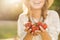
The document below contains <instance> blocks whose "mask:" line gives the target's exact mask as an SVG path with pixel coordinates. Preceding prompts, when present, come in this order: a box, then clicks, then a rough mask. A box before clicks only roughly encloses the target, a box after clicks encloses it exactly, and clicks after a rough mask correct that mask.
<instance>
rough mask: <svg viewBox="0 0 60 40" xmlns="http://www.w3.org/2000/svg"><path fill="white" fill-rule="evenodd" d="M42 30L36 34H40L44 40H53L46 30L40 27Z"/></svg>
mask: <svg viewBox="0 0 60 40" xmlns="http://www.w3.org/2000/svg"><path fill="white" fill-rule="evenodd" d="M40 29H41V30H38V31H36V34H38V35H39V34H40V35H41V37H42V40H51V37H50V35H49V34H48V32H47V31H46V30H44V29H43V28H42V27H40Z"/></svg>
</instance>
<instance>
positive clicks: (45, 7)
mask: <svg viewBox="0 0 60 40" xmlns="http://www.w3.org/2000/svg"><path fill="white" fill-rule="evenodd" d="M28 1H29V0H26V1H25V4H26V6H28V13H27V16H28V17H29V21H30V12H31V11H30V7H29V5H28ZM48 5H49V4H48V0H46V2H45V4H44V6H43V7H42V9H41V11H42V14H41V16H42V17H43V20H42V21H43V22H44V20H45V19H46V17H47V10H48Z"/></svg>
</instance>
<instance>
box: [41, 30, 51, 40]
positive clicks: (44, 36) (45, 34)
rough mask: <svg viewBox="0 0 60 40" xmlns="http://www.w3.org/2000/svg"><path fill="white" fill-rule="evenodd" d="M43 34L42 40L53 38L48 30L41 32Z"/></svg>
mask: <svg viewBox="0 0 60 40" xmlns="http://www.w3.org/2000/svg"><path fill="white" fill-rule="evenodd" d="M41 36H42V40H52V39H51V36H50V35H49V34H48V32H46V31H44V32H41Z"/></svg>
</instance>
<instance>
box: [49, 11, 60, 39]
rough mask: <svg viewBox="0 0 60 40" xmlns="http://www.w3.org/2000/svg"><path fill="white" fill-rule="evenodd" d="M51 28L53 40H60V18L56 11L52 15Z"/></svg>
mask: <svg viewBox="0 0 60 40" xmlns="http://www.w3.org/2000/svg"><path fill="white" fill-rule="evenodd" d="M50 16H51V17H50V20H51V21H50V25H49V26H50V28H49V33H50V36H51V37H52V40H58V35H59V33H60V27H59V16H58V13H57V12H56V11H52V12H51V14H50Z"/></svg>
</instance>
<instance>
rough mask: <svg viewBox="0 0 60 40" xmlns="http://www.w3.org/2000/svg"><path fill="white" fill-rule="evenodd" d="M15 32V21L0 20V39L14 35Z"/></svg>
mask: <svg viewBox="0 0 60 40" xmlns="http://www.w3.org/2000/svg"><path fill="white" fill-rule="evenodd" d="M16 34H17V25H16V21H0V39H2V38H11V37H15V36H16Z"/></svg>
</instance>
